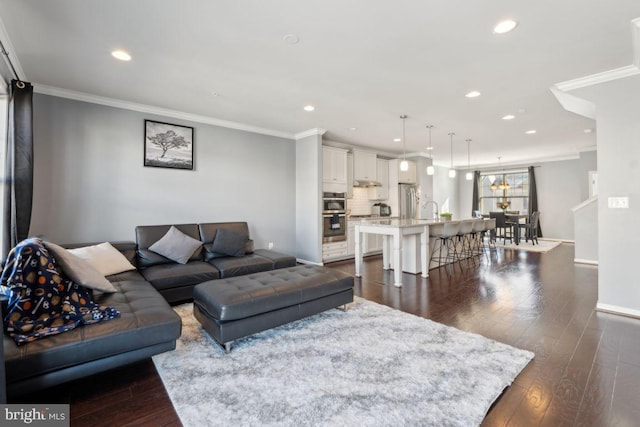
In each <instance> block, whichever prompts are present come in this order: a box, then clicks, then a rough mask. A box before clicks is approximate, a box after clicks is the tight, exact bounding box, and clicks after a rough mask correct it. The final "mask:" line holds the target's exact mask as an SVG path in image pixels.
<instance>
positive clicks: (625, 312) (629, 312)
mask: <svg viewBox="0 0 640 427" xmlns="http://www.w3.org/2000/svg"><path fill="white" fill-rule="evenodd" d="M596 310H598V311H604V312H607V313H613V314H620V315H622V316H628V317H635V318H637V319H640V310H634V309H632V308H627V307H620V306H617V305H611V304H602V303H598V304H596Z"/></svg>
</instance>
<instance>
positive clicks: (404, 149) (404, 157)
mask: <svg viewBox="0 0 640 427" xmlns="http://www.w3.org/2000/svg"><path fill="white" fill-rule="evenodd" d="M400 118H401V119H402V152H403V155H402V161H401V162H400V170H401V171H403V172H406V171H408V170H409V162H407V135H406V129H405V119H406V118H407V115H406V114H403V115H401V116H400Z"/></svg>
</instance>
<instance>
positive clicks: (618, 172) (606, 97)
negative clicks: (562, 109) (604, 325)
mask: <svg viewBox="0 0 640 427" xmlns="http://www.w3.org/2000/svg"><path fill="white" fill-rule="evenodd" d="M638 93H640V76H638V75H635V76H632V77H626V78H622V79H618V80H614V81H609V82H606V83H602V84H599V85H594V86H590V87H587V88H583V89H579V90H577V91H576V93H573V94H574V95H577V96H579V97H581V98H583V99H586V100H589V101H592V102H593V103H594V104H595V107H596V108H595V111H596V123H597V129H598V135H597V138H598V242H599V247H598V308H600V309H604V310H612V311H618V312H622V313H626V314H631V315H634V316H640V281H639V280H638V274H637V270H636V266H637V263H638V248H639V247H640V233H639V232H638V230H640V203H639V202H638V201H639V200H640V189H639V187H638V183H640V160H639V159H640V115H639V113H638V112H640V97H638V96H637V94H638ZM609 197H628V198H629V208H628V209H610V208H609V207H608V203H607V202H608V198H609Z"/></svg>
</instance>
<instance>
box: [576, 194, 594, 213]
mask: <svg viewBox="0 0 640 427" xmlns="http://www.w3.org/2000/svg"><path fill="white" fill-rule="evenodd" d="M596 201H598V196H593V197H592V198H590V199H587V200H585V201H584V202H582V203H580V204H579V205H577V206H574V207H572V208H571V210H572V211H573V212H575V211H578V210H580V209H582V208H584V207H585V206H587V205H590V204H591V203H593V202H596Z"/></svg>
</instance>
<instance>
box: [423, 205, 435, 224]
mask: <svg viewBox="0 0 640 427" xmlns="http://www.w3.org/2000/svg"><path fill="white" fill-rule="evenodd" d="M430 203H433V204H434V205H436V212H435V214H434V215H433V220H434V221H437V220H438V202H436V201H435V200H427V201H426V202H424V208H425V209H426V208H427V206H428V205H429V204H430Z"/></svg>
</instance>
